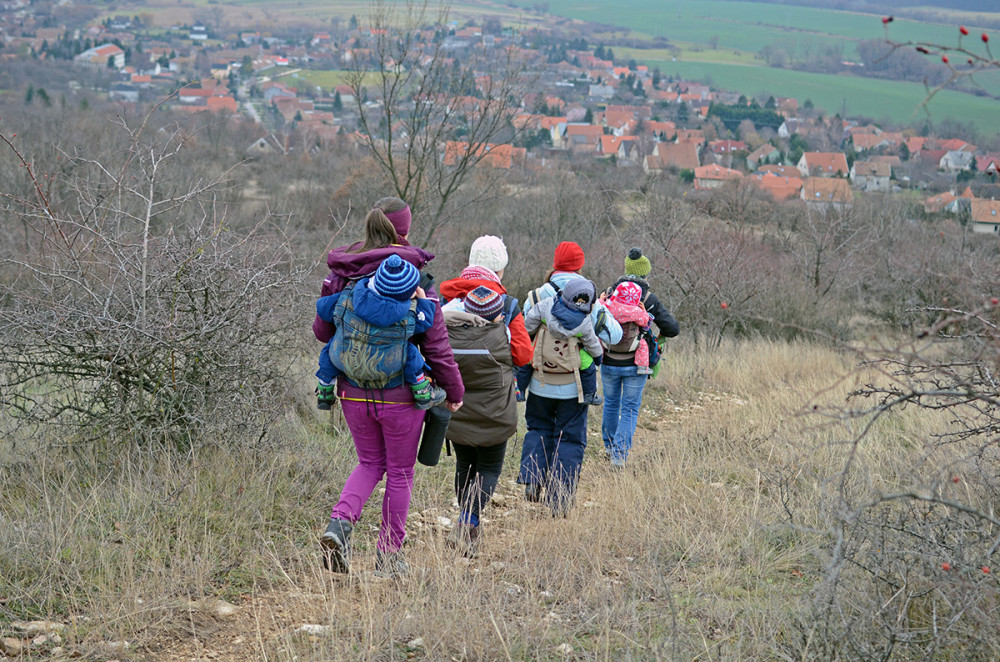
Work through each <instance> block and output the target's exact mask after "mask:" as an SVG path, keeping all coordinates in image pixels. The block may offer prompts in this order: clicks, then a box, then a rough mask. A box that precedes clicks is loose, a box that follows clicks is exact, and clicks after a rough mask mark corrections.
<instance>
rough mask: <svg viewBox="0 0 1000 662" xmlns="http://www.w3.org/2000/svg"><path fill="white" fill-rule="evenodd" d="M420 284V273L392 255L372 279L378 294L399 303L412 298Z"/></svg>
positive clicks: (384, 261) (380, 266)
mask: <svg viewBox="0 0 1000 662" xmlns="http://www.w3.org/2000/svg"><path fill="white" fill-rule="evenodd" d="M418 284H420V272H419V271H417V268H416V267H415V266H413V265H412V264H410V263H409V262H407V261H406V260H404V259H402V258H400V257H399V256H398V255H390V256H389V257H387V258H386V259H385V260H383V261H382V264H380V265H379V267H378V271H376V272H375V275H374V276H373V277H372V286H373V287H374V289H375V291H376V292H378V293H379V294H381V295H382V296H386V297H389V298H391V299H396V300H397V301H406V300H408V299H409V298H410V297H412V296H413V293H414V292H415V291H416V289H417V285H418Z"/></svg>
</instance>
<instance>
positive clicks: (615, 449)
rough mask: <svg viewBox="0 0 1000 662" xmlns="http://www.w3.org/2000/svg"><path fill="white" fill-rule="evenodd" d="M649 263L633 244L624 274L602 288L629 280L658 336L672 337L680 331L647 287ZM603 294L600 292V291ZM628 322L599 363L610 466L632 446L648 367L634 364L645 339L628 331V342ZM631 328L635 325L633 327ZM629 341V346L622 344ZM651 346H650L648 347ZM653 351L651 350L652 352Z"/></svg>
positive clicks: (622, 463)
mask: <svg viewBox="0 0 1000 662" xmlns="http://www.w3.org/2000/svg"><path fill="white" fill-rule="evenodd" d="M651 268H652V265H651V264H650V262H649V258H647V257H646V256H645V255H643V254H642V251H641V250H640V249H638V248H633V249H631V250H630V251H629V252H628V256H627V257H626V258H625V275H624V276H622V277H621V278H619V279H618V281H617V282H615V284H614V285H612V286H611V287H610V288H608V289H607V290H606V291H605V295H610V294H611V293H613V292H614V291H615V288H616V287H618V285H620V284H621V283H623V282H632V283H635V284H636V285H638V286H639V287H640V288H641V290H642V299H641V301H642V304H643V306H644V307H645V309H646V312H647V313H649V314H650V316H651V317H652V318H653V323H654V324H655V325H656V328H657V329H658V330H659V335H658V339H659V340H660V341H662V339H664V338H673V337H674V336H676V335H677V334H678V333H679V332H680V327H679V326H678V324H677V320H676V319H674V316H673V315H671V314H670V311H668V310H667V309H666V307H665V306H664V305H663V304H662V303H660V300H659V299H657V298H656V295H655V294H653V293H652V292H651V291H650V290H649V283H647V282H646V277H647V276H648V275H649V272H650V270H651ZM602 296H603V295H602ZM628 324H632V325H634V324H635V323H634V322H629V323H627V324H626V325H624V328H623V329H622V336H623V341H622V342H621V343H619V344H618V345H616V346H614V347H612V348H606V349H605V352H604V363H603V364H602V365H601V383H602V384H603V385H604V417H603V419H602V421H601V436H602V437H603V438H604V452H605V453H606V454H607V456H608V459H609V460H611V466H613V467H615V468H619V469H620V468H622V467H624V466H625V462H626V461H627V460H628V455H629V451H631V450H632V437H633V436H634V435H635V426H636V424H637V423H638V422H639V407H640V406H641V405H642V390H643V389H644V388H645V386H646V379H648V377H649V374H650V370H649V369H648V368H646V367H645V366H637V365H636V360H635V356H636V349H637V348H638V342H644V341H643V340H642V338H641V336H640V335H639V334H638V333H633V334H631V335H632V337H633V338H635V339H636V341H635V342H631V343H629V342H628V337H629V335H630V334H629V329H628V328H627V327H628ZM633 331H634V329H633ZM625 345H628V346H625ZM650 349H652V348H650ZM652 353H653V352H650V354H652Z"/></svg>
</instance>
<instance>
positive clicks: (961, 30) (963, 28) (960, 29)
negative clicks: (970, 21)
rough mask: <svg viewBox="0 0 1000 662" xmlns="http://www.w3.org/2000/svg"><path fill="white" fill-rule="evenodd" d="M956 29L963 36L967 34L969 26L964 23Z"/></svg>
mask: <svg viewBox="0 0 1000 662" xmlns="http://www.w3.org/2000/svg"><path fill="white" fill-rule="evenodd" d="M958 31H959V32H961V33H962V36H963V37H964V36H965V35H967V34H969V28H967V27H965V26H964V25H960V26H958Z"/></svg>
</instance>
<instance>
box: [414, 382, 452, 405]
mask: <svg viewBox="0 0 1000 662" xmlns="http://www.w3.org/2000/svg"><path fill="white" fill-rule="evenodd" d="M410 388H411V389H413V399H414V400H416V402H417V409H430V408H431V407H434V406H437V405H439V404H441V403H442V402H444V401H445V400H446V399H447V398H448V395H447V394H446V393H445V392H444V389H443V388H441V387H440V386H434V384H433V383H431V380H429V379H427V375H422V376H421V377H420V379H419V380H417V382H416V383H415V384H410Z"/></svg>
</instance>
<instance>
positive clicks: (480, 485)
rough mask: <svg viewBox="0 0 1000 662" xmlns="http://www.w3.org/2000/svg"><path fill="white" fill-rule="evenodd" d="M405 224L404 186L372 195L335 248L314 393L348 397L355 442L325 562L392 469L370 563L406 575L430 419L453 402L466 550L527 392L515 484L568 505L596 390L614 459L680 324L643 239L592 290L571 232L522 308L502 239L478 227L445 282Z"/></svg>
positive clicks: (346, 541)
mask: <svg viewBox="0 0 1000 662" xmlns="http://www.w3.org/2000/svg"><path fill="white" fill-rule="evenodd" d="M411 222H412V218H411V214H410V208H409V206H408V205H407V204H406V203H405V202H404V201H402V200H400V199H399V198H393V197H388V198H383V199H381V200H379V201H378V202H377V203H375V205H374V207H373V208H372V210H371V211H370V212H369V213H368V214H367V216H366V217H365V239H364V241H361V242H358V243H355V244H352V245H349V246H342V247H339V248H335V249H334V250H332V251H330V253H329V255H328V256H327V264H328V266H329V267H330V273H329V275H328V276H327V277H326V279H325V280H324V281H323V286H322V289H321V296H320V298H319V300H318V301H317V303H316V319H315V321H314V322H313V333H314V334H315V336H316V338H317V339H318V340H320V341H321V342H323V343H325V344H324V347H323V350H322V351H321V352H320V356H319V369H318V371H317V373H316V376H317V378H318V380H319V383H318V386H317V388H316V395H317V405H318V407H319V408H320V409H330V408H332V407H333V405H334V404H335V403H336V402H337V401H338V400H339V401H340V407H341V410H342V411H343V415H344V420H345V421H346V423H347V427H348V429H349V431H350V433H351V436H352V438H353V440H354V446H355V450H356V452H357V464H356V465H355V467H354V469H353V470H352V471H351V473H350V475H349V476H348V478H347V480H346V481H345V483H344V487H343V489H342V490H341V493H340V498H339V500H338V501H337V503H336V505H334V507H333V511H332V512H331V514H330V519H329V522H328V524H327V527H326V530H325V532H324V533H323V535H322V537H321V538H320V544H321V546H322V549H323V562H324V565H325V566H326V567H327V568H329V569H330V570H333V571H334V572H348V570H349V557H350V549H351V535H352V532H353V529H354V525H355V524H356V523H357V521H358V519H359V518H360V517H361V511H362V508H363V507H364V505H365V503H366V502H367V501H368V498H369V497H370V496H371V494H372V492H373V491H374V490H375V487H376V486H377V485H378V484H379V483H380V482H381V481H382V480H383V478H384V479H385V493H384V496H383V498H382V518H381V523H380V526H379V534H378V540H377V542H376V556H375V573H376V574H377V575H379V576H383V577H397V576H401V575H404V574H406V572H407V571H408V566H407V563H406V561H405V560H404V558H403V554H402V552H401V548H402V545H403V540H404V538H405V535H406V530H405V529H406V518H407V513H408V511H409V507H410V499H411V496H412V492H413V479H414V468H415V465H416V462H417V456H418V450H419V451H420V453H421V455H420V456H421V458H422V459H421V461H424V460H423V458H424V455H425V453H427V451H426V450H425V449H424V448H422V447H421V446H422V445H423V446H428V445H430V454H432V455H435V456H436V455H437V454H439V453H440V445H441V443H442V441H443V440H442V439H438V440H437V446H436V447H435V446H434V441H433V440H430V441H428V437H429V436H433V435H432V434H429V433H430V430H431V429H432V423H431V421H432V420H435V419H437V420H444V419H447V418H448V417H449V415H450V421H448V422H447V427H446V428H445V432H444V437H445V438H447V440H448V441H449V442H450V444H451V448H453V449H454V452H455V494H456V497H457V499H458V504H459V509H460V513H459V517H458V522H457V524H456V525H455V527H454V531H453V534H452V536H451V538H450V539H449V542H450V543H451V544H452V545H454V546H456V547H458V548H459V549H460V550H461V551H462V553H464V554H465V555H466V556H473V555H475V553H476V551H477V548H478V545H479V540H480V531H481V523H480V517H481V515H480V513H481V510H482V508H483V507H484V506H486V505H487V504H488V503H489V501H490V499H491V497H492V495H493V492H494V491H495V489H496V487H497V483H498V482H499V478H500V473H501V471H502V469H503V461H504V457H505V455H506V452H507V442H508V440H509V439H510V438H511V437H513V436H514V434H515V432H516V430H517V423H518V409H517V403H518V401H524V402H525V404H524V417H525V423H526V427H527V432H526V433H525V436H524V442H523V445H522V450H521V462H520V468H519V470H518V476H517V482H518V483H520V484H522V485H524V490H525V492H524V494H525V498H526V499H527V500H529V501H533V502H543V503H544V504H545V505H546V506H547V507H548V508H550V509H551V511H552V514H553V515H556V516H566V514H567V513H568V512H569V510H570V509H571V508H572V505H573V497H574V494H575V492H576V486H577V482H578V480H579V477H580V469H581V466H582V464H583V455H584V450H585V449H586V446H587V413H588V409H589V407H590V406H592V405H597V404H602V402H603V417H602V422H601V436H602V438H603V441H604V453H605V457H606V458H607V459H608V461H609V463H610V466H611V467H612V469H616V470H618V469H621V468H622V467H624V466H625V463H626V461H627V460H628V455H629V451H630V450H631V447H632V438H633V435H634V433H635V427H636V423H637V422H638V414H639V407H640V405H641V403H642V392H643V388H644V387H645V383H646V381H647V379H648V378H649V377H650V376H655V374H656V372H657V371H658V369H659V357H660V355H661V353H662V349H663V342H664V340H665V338H668V337H672V336H676V335H677V333H678V330H679V329H678V325H677V321H676V320H675V319H674V317H673V316H672V315H671V314H670V312H669V311H667V309H666V308H665V307H664V306H663V305H662V304H661V303H660V302H659V300H658V299H657V298H656V297H655V295H653V294H652V292H650V290H649V285H648V283H647V282H646V280H645V279H646V277H647V276H648V275H649V272H650V270H651V264H650V261H649V259H648V258H646V257H645V256H643V255H642V253H641V251H640V250H639V249H637V248H633V249H632V250H630V251H629V253H628V256H627V257H626V259H625V274H624V275H623V276H622V277H621V278H620V279H619V280H618V281H617V282H616V283H615V284H614V285H612V286H611V287H609V288H608V289H607V290H604V291H602V292H600V294H598V292H597V288H596V287H595V285H594V283H593V282H591V281H589V280H587V279H586V278H585V277H584V276H583V275H582V274H581V273H580V270H581V269H582V268H583V266H584V261H585V257H584V253H583V250H582V249H581V248H580V246H578V245H577V244H575V243H573V242H562V243H561V244H559V245H558V246H557V247H556V249H555V253H554V255H553V263H552V269H551V271H550V272H549V274H548V276H547V277H546V279H545V282H544V283H543V284H542V285H541V286H539V287H538V288H536V289H534V290H532V291H531V292H530V293H529V294H528V296H527V297H526V298H525V300H524V302H523V310H522V305H521V304H520V302H518V300H517V299H516V298H514V297H513V296H511V295H510V294H508V293H507V290H506V288H505V287H504V286H503V282H502V281H503V275H504V270H505V269H506V267H507V261H508V256H507V248H506V246H505V245H504V243H503V241H502V240H501V239H500V238H499V237H495V236H491V235H484V236H482V237H479V238H478V239H476V240H475V241H474V242H473V244H472V247H471V249H470V251H469V264H468V266H467V267H465V268H464V269H463V270H462V272H461V273H460V274H459V276H458V277H457V278H453V279H451V280H446V281H444V282H442V283H441V284H440V288H438V289H436V288H435V287H434V284H433V279H432V278H430V276H429V275H428V274H427V273H426V272H425V271H424V270H425V268H426V266H427V264H428V263H429V262H430V261H431V260H432V259H433V257H434V256H433V255H431V254H430V253H428V252H427V251H425V250H423V249H421V248H418V247H416V246H412V245H410V244H409V242H408V241H407V236H408V235H409V232H410V225H411ZM439 295H440V296H439ZM598 367H599V368H600V371H601V382H602V385H603V391H604V396H603V399H602V398H601V396H600V395H599V394H598V393H597V371H598ZM430 415H434V419H432V417H431V416H430ZM425 416H427V421H428V422H427V425H426V426H424V419H425ZM425 427H426V430H424V428H425ZM433 427H434V429H437V428H438V426H436V425H434V426H433ZM422 432H423V433H424V434H423V438H424V441H423V442H422V441H421V433H422ZM433 462H436V457H435V459H434V460H432V461H431V463H433Z"/></svg>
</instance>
